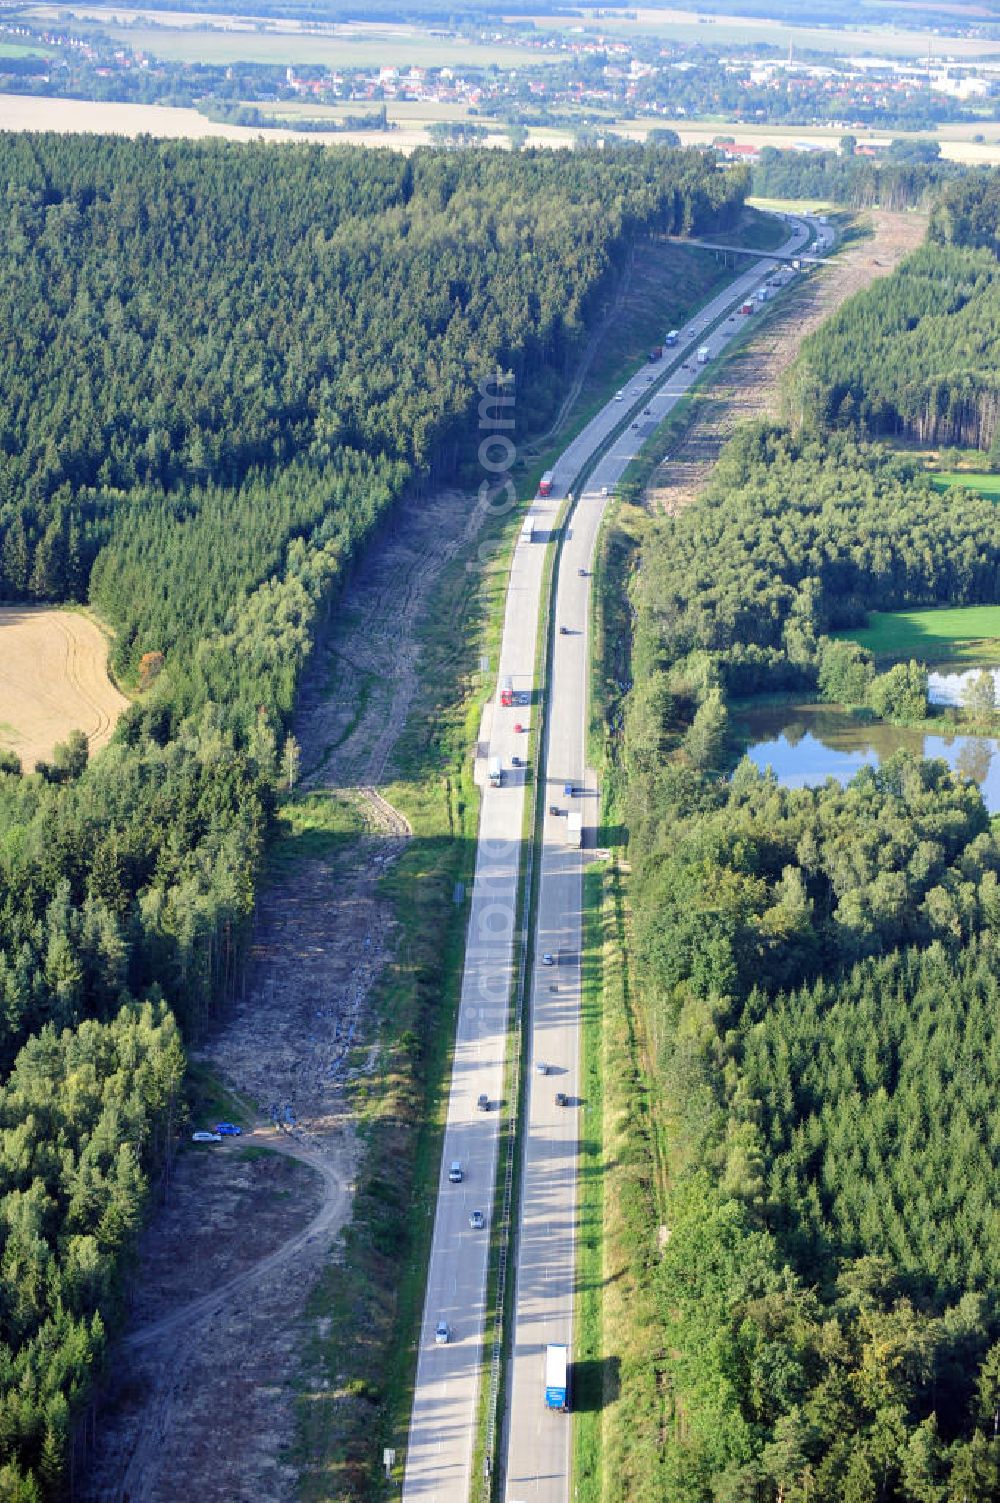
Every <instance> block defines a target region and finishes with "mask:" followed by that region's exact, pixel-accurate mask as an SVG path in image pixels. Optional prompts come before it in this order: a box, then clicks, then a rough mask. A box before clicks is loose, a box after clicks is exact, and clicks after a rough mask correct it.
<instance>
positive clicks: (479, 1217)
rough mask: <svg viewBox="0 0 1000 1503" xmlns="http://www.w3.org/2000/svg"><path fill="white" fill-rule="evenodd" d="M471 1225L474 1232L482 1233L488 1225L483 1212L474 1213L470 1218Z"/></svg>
mask: <svg viewBox="0 0 1000 1503" xmlns="http://www.w3.org/2000/svg"><path fill="white" fill-rule="evenodd" d="M469 1225H470V1226H471V1227H472V1230H473V1231H474V1232H481V1231H482V1229H483V1227H484V1226H485V1225H486V1217H485V1216H484V1215H483V1213H482V1211H473V1212H472V1215H471V1216H470V1217H469Z"/></svg>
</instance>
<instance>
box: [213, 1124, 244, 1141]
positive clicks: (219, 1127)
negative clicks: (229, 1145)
mask: <svg viewBox="0 0 1000 1503" xmlns="http://www.w3.org/2000/svg"><path fill="white" fill-rule="evenodd" d="M215 1130H216V1132H217V1133H218V1134H219V1136H220V1137H222V1138H239V1137H242V1136H243V1129H242V1127H237V1126H236V1123H235V1122H216V1124H215Z"/></svg>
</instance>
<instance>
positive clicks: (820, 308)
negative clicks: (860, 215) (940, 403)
mask: <svg viewBox="0 0 1000 1503" xmlns="http://www.w3.org/2000/svg"><path fill="white" fill-rule="evenodd" d="M871 220H872V228H873V230H874V235H873V238H871V239H868V240H861V241H858V242H856V243H854V244H853V245H849V246H847V247H846V248H845V249H844V250H842V251H840V252H839V254H838V255H836V256H835V257H834V259H833V260H832V261H830V262H829V263H828V264H827V265H825V266H823V267H821V268H819V269H818V270H817V271H816V272H815V273H814V274H813V275H811V276H809V277H808V278H805V279H804V280H803V281H802V282H801V283H800V284H799V286H798V287H797V288H796V290H795V291H794V292H793V293H792V294H791V295H790V296H788V295H786V297H785V298H784V299H783V301H782V303H780V304H779V305H778V306H777V307H776V308H775V310H774V312H773V313H771V314H769V315H768V316H767V319H766V321H763V322H762V324H761V325H760V326H759V327H758V328H757V329H756V331H755V332H754V333H753V334H751V335H750V337H749V338H748V339H747V341H746V343H745V344H743V345H742V346H741V347H740V349H739V350H738V351H737V352H736V353H735V354H734V355H733V356H732V358H731V359H728V360H726V361H725V363H724V364H721V365H720V366H719V369H718V373H717V375H716V376H715V378H714V380H713V379H712V378H711V377H709V379H708V381H707V382H705V383H703V384H701V385H699V387H698V391H697V395H696V397H695V398H694V401H695V404H696V405H695V408H694V413H695V416H694V420H693V422H692V423H691V426H690V427H689V428H688V430H687V432H686V433H685V435H684V437H683V439H682V441H681V443H680V444H679V445H678V446H676V447H675V448H674V449H673V450H672V452H671V455H670V458H669V459H668V460H666V461H664V463H663V464H661V465H660V466H659V467H658V468H657V470H656V471H655V472H654V474H653V476H652V479H651V481H650V483H649V486H648V487H647V490H646V500H647V503H648V504H649V505H650V506H652V507H654V508H660V509H662V510H664V511H668V512H676V511H678V510H679V509H680V508H681V507H682V506H685V505H687V503H688V502H689V501H691V500H692V499H693V498H694V497H695V496H696V495H697V494H698V492H699V491H700V490H701V489H702V487H703V486H704V485H705V483H706V481H707V480H708V477H709V474H710V472H711V470H712V467H713V465H714V464H715V462H716V460H717V459H718V457H719V453H720V451H721V450H722V447H723V445H724V444H725V443H726V442H727V440H728V439H729V438H730V437H731V436H732V433H733V431H734V429H735V428H736V427H737V425H738V424H739V423H744V422H748V421H750V420H752V419H755V418H777V417H778V416H779V412H780V381H781V377H782V375H783V373H784V371H785V370H786V368H787V367H788V366H789V365H790V364H791V362H792V360H793V359H794V358H795V355H796V353H797V352H798V349H799V346H800V345H801V343H802V340H803V339H804V338H805V336H806V335H807V334H810V333H811V332H812V331H813V329H815V328H818V326H819V325H820V324H821V323H822V322H823V321H824V319H827V318H829V317H830V315H831V314H832V313H834V312H835V311H836V309H837V308H839V307H840V305H841V303H843V302H846V301H847V299H848V298H849V297H853V295H854V293H856V292H861V291H862V290H863V289H864V288H865V287H867V286H868V285H869V284H870V283H871V282H874V281H875V280H876V278H878V277H886V276H888V275H889V273H890V272H891V271H893V270H894V269H895V267H896V266H898V265H899V263H900V261H901V260H902V259H903V257H904V256H907V255H909V253H910V252H911V251H913V250H916V248H917V246H918V245H919V244H920V242H921V241H922V239H923V237H924V229H925V223H926V222H925V220H924V219H923V218H922V217H921V216H920V215H917V214H890V213H887V212H886V211H884V210H875V211H874V212H873V213H872V215H871Z"/></svg>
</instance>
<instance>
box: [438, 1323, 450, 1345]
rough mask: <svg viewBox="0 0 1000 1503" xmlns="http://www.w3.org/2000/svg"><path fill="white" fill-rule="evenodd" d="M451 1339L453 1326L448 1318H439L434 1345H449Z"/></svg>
mask: <svg viewBox="0 0 1000 1503" xmlns="http://www.w3.org/2000/svg"><path fill="white" fill-rule="evenodd" d="M450 1340H451V1326H450V1325H449V1324H448V1322H447V1321H446V1320H439V1321H438V1323H437V1325H436V1326H435V1328H434V1345H435V1346H447V1345H448V1343H449V1341H450Z"/></svg>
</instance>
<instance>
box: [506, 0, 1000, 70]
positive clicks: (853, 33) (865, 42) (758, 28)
mask: <svg viewBox="0 0 1000 1503" xmlns="http://www.w3.org/2000/svg"><path fill="white" fill-rule="evenodd" d="M531 19H532V20H533V21H534V22H535V25H536V26H538V27H540V28H543V29H544V30H547V31H566V30H578V29H580V21H579V18H578V17H577V16H574V15H573V14H572V13H570V14H569V15H550V14H545V13H541V14H537V15H534V16H532V17H531ZM591 29H595V30H596V29H597V27H596V26H595V27H592V28H591ZM600 30H601V31H602V32H607V33H608V34H609V35H610V34H616V35H620V36H622V37H628V36H633V35H636V34H640V33H641V34H643V35H647V36H648V35H652V36H662V37H663V38H664V39H665V40H670V41H677V42H694V43H698V42H701V43H703V44H704V45H705V46H706V47H720V46H722V47H731V46H736V45H740V46H747V45H759V46H765V45H771V46H774V47H780V48H782V49H786V48H787V47H788V45H789V43H791V44H792V45H793V46H794V48H795V51H796V53H801V52H806V51H809V52H825V53H834V54H835V55H836V56H838V57H842V56H843V55H844V54H845V53H871V54H874V55H876V56H878V57H900V58H903V57H926V56H927V47H928V41H929V40H930V41H932V44H933V46H934V47H935V50H941V49H942V46H943V44H942V42H941V41H939V40H938V39H937V38H936V37H935V38H931V36H930V34H929V33H928V32H926V31H918V30H916V29H914V30H912V31H910V30H905V31H904V30H901V29H899V28H897V27H895V26H863V27H861V26H847V27H840V26H829V27H826V26H822V27H821V26H797V25H789V24H788V22H787V21H777V20H775V21H771V20H766V19H764V18H755V17H750V16H739V17H733V16H708V15H698V14H696V13H695V12H693V11H686V10H681V9H678V10H673V9H669V8H665V9H663V10H660V9H655V10H654V9H637V10H635V11H631V12H629V13H628V14H627V15H602V16H601V19H600ZM947 51H948V52H949V53H950V54H952V55H954V56H955V57H957V58H984V57H989V56H992V55H994V54H998V53H1000V41H990V40H987V39H984V38H983V37H948V39H947Z"/></svg>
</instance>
